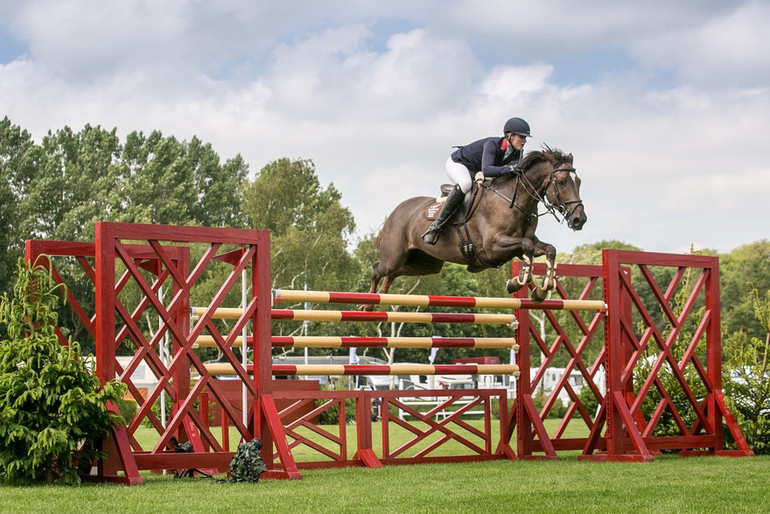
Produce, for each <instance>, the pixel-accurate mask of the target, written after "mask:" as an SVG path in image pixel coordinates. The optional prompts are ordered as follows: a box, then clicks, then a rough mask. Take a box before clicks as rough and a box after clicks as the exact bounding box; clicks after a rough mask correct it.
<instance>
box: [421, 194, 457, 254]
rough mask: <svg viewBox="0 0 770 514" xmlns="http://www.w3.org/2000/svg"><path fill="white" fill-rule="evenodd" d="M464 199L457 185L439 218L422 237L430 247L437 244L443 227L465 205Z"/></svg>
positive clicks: (447, 199) (448, 197)
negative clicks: (461, 205)
mask: <svg viewBox="0 0 770 514" xmlns="http://www.w3.org/2000/svg"><path fill="white" fill-rule="evenodd" d="M464 198H465V193H463V191H462V189H460V186H459V185H457V184H455V187H454V188H452V191H450V193H449V196H447V198H446V201H445V202H444V207H443V208H442V209H441V212H440V213H438V217H437V218H436V220H435V221H434V222H433V223H431V225H430V227H428V230H426V231H425V233H424V234H423V235H422V240H423V241H425V242H426V243H428V244H429V245H434V244H436V241H438V236H439V233H440V232H441V227H443V226H444V224H445V223H446V222H447V221H448V220H449V218H451V217H452V215H453V214H454V213H455V211H456V210H457V208H458V207H459V206H460V204H462V203H463V199H464Z"/></svg>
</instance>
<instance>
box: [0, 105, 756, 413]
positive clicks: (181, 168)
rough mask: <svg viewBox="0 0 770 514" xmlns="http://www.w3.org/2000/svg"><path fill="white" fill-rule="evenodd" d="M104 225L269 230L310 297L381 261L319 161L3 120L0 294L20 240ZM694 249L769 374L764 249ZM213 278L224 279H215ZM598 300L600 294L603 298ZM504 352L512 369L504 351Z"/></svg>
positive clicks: (576, 287) (350, 287)
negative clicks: (713, 272)
mask: <svg viewBox="0 0 770 514" xmlns="http://www.w3.org/2000/svg"><path fill="white" fill-rule="evenodd" d="M99 221H116V222H135V223H151V224H176V225H194V226H212V227H231V228H247V227H248V228H260V229H268V230H270V232H271V254H272V255H271V267H272V286H273V287H274V288H286V289H302V288H303V287H304V286H305V285H306V284H307V285H308V287H309V288H310V289H315V290H337V291H366V290H368V287H369V274H370V269H371V268H370V266H371V263H372V261H374V260H375V259H376V251H375V247H374V238H375V236H376V234H368V235H365V236H363V237H361V238H358V239H355V238H354V231H355V220H354V217H353V215H352V213H351V212H350V210H349V209H348V208H347V207H345V205H344V202H343V198H342V195H341V194H340V192H339V191H338V190H337V188H336V187H335V186H334V184H328V185H326V186H324V185H323V184H321V182H320V181H319V178H318V176H317V174H316V170H315V166H314V164H313V162H312V161H311V160H306V159H290V158H282V159H278V160H276V161H273V162H270V163H268V164H266V165H265V166H264V167H263V168H261V169H260V170H259V171H257V172H256V173H254V174H253V175H252V174H251V173H250V170H249V167H248V165H247V163H246V162H245V161H244V159H243V158H242V157H241V156H240V155H236V156H234V157H230V158H227V159H221V158H220V156H219V155H218V154H217V152H216V151H215V150H214V149H213V148H212V146H211V144H209V143H206V142H204V141H201V140H200V139H198V138H197V137H193V138H192V139H191V140H190V141H184V140H181V141H180V140H178V139H177V138H175V137H173V136H167V135H164V134H162V133H161V132H160V131H152V132H150V133H149V134H146V133H144V132H141V131H135V132H131V133H129V134H128V135H127V136H125V138H124V139H123V141H121V138H120V137H119V136H118V135H117V129H115V128H113V129H111V130H107V129H104V128H102V127H99V126H96V127H94V126H91V125H86V126H85V127H83V128H82V129H81V130H80V131H74V130H72V129H71V128H69V127H64V128H62V129H58V130H55V131H49V132H48V133H47V134H46V135H45V136H44V137H43V138H42V140H41V141H40V142H39V143H38V142H35V141H34V139H33V138H32V136H31V134H30V133H29V132H28V131H26V130H25V129H23V128H22V127H20V126H17V125H15V124H13V122H12V121H11V120H10V119H9V118H8V117H6V118H4V119H3V120H2V121H0V227H2V228H3V230H2V231H0V294H2V293H9V292H10V291H11V288H12V286H13V282H14V281H13V271H14V270H15V269H16V267H17V261H18V259H19V258H20V257H22V256H23V254H24V241H25V240H27V239H49V240H68V241H93V239H94V223H96V222H99ZM604 248H617V249H627V250H642V249H641V248H638V247H635V246H633V245H629V244H627V243H624V242H621V241H599V242H595V243H590V244H586V245H583V246H579V247H577V248H575V249H574V251H573V252H572V253H570V254H559V256H558V259H557V260H558V262H562V263H567V262H568V263H574V264H599V263H601V250H602V249H604ZM699 253H703V254H706V255H713V256H718V257H719V259H720V271H721V276H720V285H721V301H722V312H721V316H722V323H723V332H724V338H723V340H724V341H725V355H724V360H725V362H726V363H729V362H731V360H732V361H734V362H733V365H734V367H735V369H736V370H738V369H739V368H740V369H745V368H746V366H747V364H746V363H747V362H748V363H751V362H755V363H759V364H761V366H760V367H759V368H757V369H759V373H760V374H761V375H762V376H765V374H766V370H767V357H768V346H769V345H770V335H768V329H767V320H766V319H764V318H763V317H762V315H760V314H758V312H764V311H762V310H761V309H759V310H758V307H757V305H758V304H762V302H763V301H764V302H770V242H769V241H767V240H760V241H755V242H750V243H747V244H745V245H743V246H741V247H739V248H736V249H734V250H732V251H731V252H729V253H723V254H720V253H718V252H716V251H713V250H709V249H704V250H700V251H699ZM59 271H60V272H62V274H67V275H69V278H68V285H69V286H70V287H71V288H73V289H80V290H81V291H82V292H87V291H88V290H90V289H91V288H92V287H93V286H92V284H91V283H90V282H89V280H88V278H87V277H86V276H85V275H84V274H83V273H82V272H80V271H78V270H77V269H76V268H75V267H74V266H73V267H72V268H69V269H60V270H59ZM509 275H510V268H509V267H507V266H503V267H501V268H499V269H496V270H487V271H485V272H483V273H479V274H471V273H468V272H467V271H465V269H464V267H462V266H459V265H452V264H449V265H446V266H445V268H444V271H443V272H442V273H441V274H440V275H434V276H427V277H402V278H400V279H399V280H397V281H396V283H395V284H394V286H393V288H392V289H391V292H394V293H415V294H433V295H442V294H446V295H458V296H505V295H506V293H505V290H504V284H505V280H506V279H507V277H508V276H509ZM210 278H211V281H212V283H215V282H216V280H215V279H216V277H210ZM661 278H663V279H665V277H661ZM202 282H203V284H204V285H203V287H201V288H200V289H199V291H200V292H199V293H198V294H200V295H201V298H193V301H196V300H199V301H201V302H204V301H205V300H206V294H209V297H210V293H211V292H210V291H208V290H207V289H206V285H205V284H206V280H205V277H204V280H203V281H202ZM564 283H565V287H567V288H572V289H573V290H572V291H570V293H571V294H573V295H577V294H578V293H579V291H580V288H581V287H582V284H581V283H580V282H579V281H577V282H575V283H574V284H573V283H571V282H570V281H569V280H565V281H564ZM649 294H650V295H651V294H652V293H651V292H650V293H649ZM596 295H597V296H596V297H600V295H601V291H597V292H596ZM87 296H88V294H84V295H80V296H78V295H76V297H79V298H82V297H87ZM651 304H654V302H651ZM85 307H86V308H87V309H88V306H85ZM92 307H93V306H91V308H92ZM314 308H315V307H314ZM318 308H324V306H320V307H318ZM454 310H456V309H454ZM91 312H93V311H91ZM556 315H557V316H567V315H569V314H567V313H557V314H556ZM60 324H61V325H62V327H63V328H64V330H65V333H67V334H68V335H71V336H72V337H73V338H74V339H76V340H80V341H81V342H82V344H83V348H84V351H85V352H86V353H88V352H89V351H93V346H92V344H93V343H92V342H91V341H90V340H89V339H88V337H87V335H86V334H85V333H84V331H83V327H82V326H80V323H79V322H78V321H77V319H76V317H75V316H74V313H73V312H68V311H67V310H66V307H65V308H63V312H62V315H61V316H60ZM348 325H349V326H345V327H344V330H345V334H344V335H400V336H430V335H439V336H441V335H444V336H448V335H452V336H477V337H505V336H510V335H511V334H510V328H509V327H498V326H465V327H463V326H453V327H448V326H442V325H435V326H431V327H426V326H422V325H408V324H403V325H396V324H390V325H384V324H383V325H373V324H366V325H363V324H353V323H350V324H348ZM544 325H545V324H544ZM4 330H5V329H4V327H0V337H4V336H5V333H4ZM300 330H307V332H308V333H310V334H314V335H342V334H340V333H339V330H340V328H339V327H338V326H336V327H333V328H331V329H329V328H327V327H326V325H324V324H313V323H311V324H306V325H304V326H302V325H301V324H300V323H294V324H291V323H287V324H282V325H276V326H275V327H274V331H276V333H282V334H289V333H297V332H298V331H300ZM327 330H331V331H332V333H326V331H327ZM450 332H451V333H450ZM567 335H568V337H575V338H577V337H579V334H570V333H568V334H567ZM599 344H600V343H599ZM131 350H132V349H131V348H127V349H126V352H131ZM599 350H600V348H599V347H598V346H597V347H596V348H588V349H587V350H586V351H587V353H586V357H585V359H584V360H585V361H586V362H588V361H589V360H590V359H592V358H593V356H595V355H596V354H597V353H598V351H599ZM206 351H208V352H210V354H209V355H208V356H207V357H208V358H211V359H216V357H217V355H216V353H215V352H214V351H213V350H206ZM316 351H317V352H327V353H328V352H331V351H332V350H316ZM345 351H347V350H345ZM728 351H730V352H733V354H730V353H728ZM211 352H213V353H211ZM364 353H365V355H364V357H366V352H364ZM489 353H493V354H494V353H495V352H489ZM497 354H498V355H499V357H500V359H501V361H503V362H505V361H507V359H508V353H507V351H504V350H501V351H498V352H497ZM736 355H738V356H739V357H736ZM368 356H372V357H379V358H384V359H387V360H391V361H393V360H395V361H401V362H427V357H428V351H427V350H418V349H415V350H410V349H399V350H398V354H397V355H396V354H394V353H393V351H390V352H386V351H385V350H383V349H376V350H369V354H368ZM467 356H472V351H471V350H466V349H442V350H441V351H439V353H438V355H437V356H436V363H447V362H451V360H452V359H455V358H460V357H467ZM569 359H570V355H569V354H568V353H567V352H564V355H561V356H559V357H558V358H557V359H555V360H554V361H553V364H554V365H557V366H558V365H562V366H563V365H565V364H566V362H567V361H568V360H569ZM752 359H753V361H752ZM532 360H533V365H537V364H538V363H539V362H540V356H539V355H533V356H532ZM739 363H742V364H739ZM752 373H754V371H752ZM749 378H750V377H749ZM763 380H765V379H763ZM745 381H746V380H744V382H745ZM765 382H766V380H765ZM763 383H764V382H763ZM767 401H768V400H767V398H765V399H764V400H762V399H759V400H757V401H755V402H754V403H753V405H755V406H756V405H759V406H760V410H761V406H762V405H765V404H766V402H767ZM763 402H764V403H763ZM758 412H759V411H758Z"/></svg>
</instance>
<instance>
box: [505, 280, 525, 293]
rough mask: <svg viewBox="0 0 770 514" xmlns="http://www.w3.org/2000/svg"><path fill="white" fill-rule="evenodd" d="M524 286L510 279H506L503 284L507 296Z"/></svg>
mask: <svg viewBox="0 0 770 514" xmlns="http://www.w3.org/2000/svg"><path fill="white" fill-rule="evenodd" d="M523 286H524V284H519V281H518V280H513V279H512V278H509V279H508V282H506V283H505V290H506V291H508V294H513V293H515V292H516V291H518V290H519V289H521V288H522V287H523Z"/></svg>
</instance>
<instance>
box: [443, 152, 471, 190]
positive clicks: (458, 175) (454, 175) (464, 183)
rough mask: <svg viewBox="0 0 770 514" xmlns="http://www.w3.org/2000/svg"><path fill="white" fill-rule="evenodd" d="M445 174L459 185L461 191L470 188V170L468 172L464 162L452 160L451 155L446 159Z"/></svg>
mask: <svg viewBox="0 0 770 514" xmlns="http://www.w3.org/2000/svg"><path fill="white" fill-rule="evenodd" d="M446 174H447V175H449V178H450V179H452V182H453V183H455V184H457V185H459V186H460V189H462V191H463V193H467V192H468V191H470V190H471V186H472V185H473V180H472V179H471V174H470V172H468V168H466V167H465V165H464V164H460V163H459V162H455V161H453V160H452V157H451V156H450V157H449V159H447V161H446Z"/></svg>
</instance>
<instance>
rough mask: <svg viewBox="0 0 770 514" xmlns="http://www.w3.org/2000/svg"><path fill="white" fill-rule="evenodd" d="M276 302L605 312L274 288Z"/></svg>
mask: <svg viewBox="0 0 770 514" xmlns="http://www.w3.org/2000/svg"><path fill="white" fill-rule="evenodd" d="M273 302H274V303H281V302H284V303H285V302H312V303H353V304H366V305H372V304H373V305H403V306H413V307H472V308H477V309H511V310H514V309H539V310H564V311H604V310H606V309H607V304H605V303H604V302H603V301H602V300H545V301H542V302H535V301H534V300H531V299H528V298H485V297H476V296H432V295H410V294H391V293H387V294H379V293H343V292H327V291H294V290H287V289H274V290H273Z"/></svg>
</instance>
